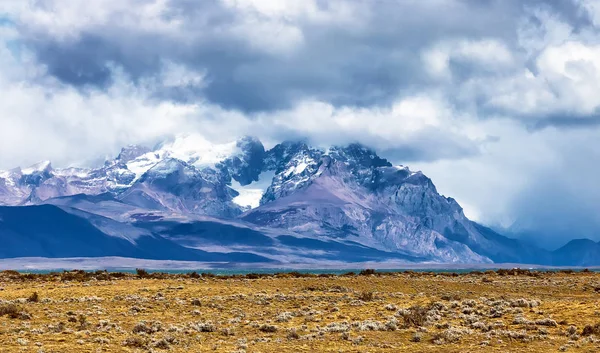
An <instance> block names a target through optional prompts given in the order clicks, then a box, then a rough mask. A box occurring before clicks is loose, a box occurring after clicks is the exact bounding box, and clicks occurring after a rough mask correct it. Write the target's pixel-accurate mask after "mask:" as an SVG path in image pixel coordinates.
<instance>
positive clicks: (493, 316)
mask: <svg viewBox="0 0 600 353" xmlns="http://www.w3.org/2000/svg"><path fill="white" fill-rule="evenodd" d="M503 274H504V273H503ZM96 277H98V278H100V280H98V279H96ZM96 277H94V276H88V277H86V276H81V277H78V276H77V275H73V274H55V275H48V276H22V275H18V274H15V273H13V272H3V273H0V314H2V310H3V308H5V310H9V311H10V312H11V313H13V314H10V313H8V314H6V315H2V316H0V352H45V353H50V352H56V353H59V352H60V353H70V352H77V353H83V352H209V351H210V352H556V351H568V352H599V351H600V326H598V327H596V328H594V325H596V324H599V323H600V301H599V299H600V294H599V293H598V292H597V290H600V275H599V274H595V273H539V274H535V273H529V272H522V273H518V274H516V275H512V274H509V275H499V274H498V273H496V272H486V273H485V274H477V273H474V274H467V275H459V276H452V275H441V274H417V273H398V274H386V275H380V274H375V275H365V276H333V277H316V276H314V277H308V278H295V277H294V276H284V275H281V276H277V277H276V276H248V277H250V278H256V277H259V278H256V279H248V278H208V277H201V276H193V277H199V278H191V277H190V276H183V275H181V276H164V278H162V279H156V278H148V277H147V276H145V278H139V277H137V276H135V275H128V276H125V277H123V278H120V279H115V278H113V277H111V276H108V275H106V274H103V275H101V276H96ZM66 279H69V280H66ZM34 293H37V296H35V295H33V294H34ZM8 306H12V307H11V308H9V309H6V308H8ZM15 306H16V308H17V309H16V310H17V312H16V313H15V308H14V307H15ZM588 325H589V327H588V328H587V329H585V328H586V326H588ZM584 329H585V330H584ZM584 334H585V335H584Z"/></svg>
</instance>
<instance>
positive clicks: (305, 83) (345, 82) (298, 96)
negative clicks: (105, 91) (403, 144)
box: [21, 0, 522, 112]
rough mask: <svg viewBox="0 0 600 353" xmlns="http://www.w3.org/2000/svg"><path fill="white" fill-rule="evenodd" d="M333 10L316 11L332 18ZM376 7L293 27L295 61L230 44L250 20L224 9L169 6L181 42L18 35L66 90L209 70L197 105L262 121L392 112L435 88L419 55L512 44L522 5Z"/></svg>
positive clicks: (127, 36) (115, 31) (126, 32)
mask: <svg viewBox="0 0 600 353" xmlns="http://www.w3.org/2000/svg"><path fill="white" fill-rule="evenodd" d="M328 3H329V2H318V4H320V6H321V7H323V9H325V10H326V8H327V6H328ZM349 4H352V2H349ZM357 4H362V5H365V3H364V2H362V1H360V2H357ZM376 4H377V6H368V7H367V9H368V10H369V15H368V16H367V17H366V22H365V23H363V24H360V26H359V27H358V28H359V29H356V28H353V24H352V23H342V24H336V23H329V22H318V21H315V20H311V19H309V18H304V17H299V18H298V19H297V20H293V21H290V22H291V25H293V26H295V27H296V28H297V29H298V30H299V31H301V33H302V38H303V41H302V43H301V44H299V45H298V47H297V48H292V49H291V50H292V51H293V52H292V53H291V54H285V53H284V54H273V53H270V52H268V51H261V50H259V49H257V48H255V47H253V46H252V45H249V44H248V43H247V42H245V41H244V40H243V39H241V38H239V37H235V36H232V35H231V34H230V33H229V32H228V29H229V28H231V27H232V26H236V25H238V24H240V23H243V21H244V18H243V16H244V14H243V13H240V12H236V11H234V10H232V9H231V8H227V7H225V6H224V5H223V4H222V3H220V2H218V1H203V2H200V3H198V2H190V1H171V2H169V11H167V12H166V13H164V14H163V17H164V18H165V19H175V20H177V21H181V22H182V25H181V31H182V32H181V33H179V34H180V35H182V36H183V37H181V38H174V37H173V35H172V34H171V33H161V32H148V31H147V30H144V29H140V30H138V31H136V30H135V29H132V28H131V27H127V28H124V27H123V26H122V22H121V21H119V17H115V19H114V21H111V22H108V23H106V24H103V25H98V26H95V27H93V28H86V29H85V32H83V33H81V34H80V35H79V36H77V37H76V38H75V39H71V40H64V39H60V40H59V39H56V38H53V37H52V36H50V35H45V33H40V32H38V31H35V30H33V29H30V28H28V26H27V24H26V23H22V24H21V27H22V32H23V33H29V35H28V36H26V37H25V41H26V42H27V44H28V45H29V47H30V48H32V49H33V50H34V51H35V53H36V54H37V56H38V59H39V60H41V61H42V62H43V63H44V64H46V65H47V66H48V69H49V72H50V73H51V74H53V75H54V76H55V77H57V78H58V79H60V80H61V81H63V82H65V83H68V84H71V85H74V86H85V85H96V86H100V87H103V86H105V85H106V84H107V82H109V81H110V75H111V71H110V70H109V69H108V67H109V66H110V65H118V66H120V67H122V68H123V69H124V70H125V72H126V73H127V74H128V75H130V76H131V78H132V79H133V80H134V81H139V80H140V79H143V78H146V77H153V76H155V75H157V74H158V71H159V70H160V64H161V62H163V61H165V60H169V61H173V62H177V63H181V64H183V65H185V66H187V67H189V68H192V69H196V70H204V71H206V74H207V80H208V85H207V86H206V87H204V88H203V90H202V92H197V93H198V96H199V95H200V93H202V94H203V95H204V96H205V97H206V99H208V100H209V101H210V102H213V103H215V104H219V105H221V106H223V107H226V108H236V109H240V110H242V111H246V112H255V111H268V110H274V109H281V108H286V107H290V106H292V105H293V104H294V103H296V102H298V101H299V100H302V99H306V98H315V99H318V100H322V101H326V102H330V103H332V104H334V105H336V106H341V105H352V106H374V105H385V104H388V103H390V102H391V101H392V100H393V99H395V98H396V97H398V95H399V94H401V93H402V92H404V91H407V90H412V89H415V88H419V87H422V86H424V85H426V84H428V78H427V76H426V74H425V73H424V71H423V67H422V62H421V59H420V51H421V50H422V49H424V48H426V47H427V46H429V45H431V44H433V43H435V41H437V40H440V39H441V38H453V37H467V38H480V37H498V38H505V39H514V37H515V31H514V28H515V27H516V20H517V16H516V14H517V13H518V12H519V11H520V8H521V6H522V5H521V4H520V2H517V1H484V2H482V1H475V2H474V1H449V2H441V1H440V2H438V1H432V2H412V1H388V0H385V1H377V2H376ZM359 15H360V14H359ZM282 23H283V25H286V24H287V21H286V20H282ZM28 31H29V32H28ZM261 35H263V36H265V37H269V36H271V35H274V36H276V35H277V33H262V34H261ZM257 40H259V41H260V40H261V38H258V39H257ZM264 40H265V41H268V40H269V38H264ZM157 89H160V88H157ZM159 96H161V97H164V94H159ZM168 96H169V97H171V98H173V99H178V98H182V97H178V95H176V94H172V93H169V94H168ZM184 96H185V95H184ZM183 98H184V97H183Z"/></svg>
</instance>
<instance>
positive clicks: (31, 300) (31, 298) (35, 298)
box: [27, 292, 40, 303]
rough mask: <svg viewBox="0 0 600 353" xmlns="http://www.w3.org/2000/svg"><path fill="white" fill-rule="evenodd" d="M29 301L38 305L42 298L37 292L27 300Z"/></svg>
mask: <svg viewBox="0 0 600 353" xmlns="http://www.w3.org/2000/svg"><path fill="white" fill-rule="evenodd" d="M27 301H28V302H30V303H37V302H39V301H40V296H39V295H38V294H37V292H33V294H32V295H30V296H29V298H27Z"/></svg>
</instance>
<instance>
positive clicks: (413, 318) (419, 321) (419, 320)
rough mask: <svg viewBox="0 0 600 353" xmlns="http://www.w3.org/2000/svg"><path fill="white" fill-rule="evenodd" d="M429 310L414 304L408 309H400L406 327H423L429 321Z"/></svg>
mask: <svg viewBox="0 0 600 353" xmlns="http://www.w3.org/2000/svg"><path fill="white" fill-rule="evenodd" d="M427 311H428V310H427V309H426V308H425V307H422V306H420V305H414V306H412V307H410V308H409V309H408V310H402V311H400V312H399V314H400V316H401V317H402V319H403V320H404V326H405V327H411V326H413V327H421V326H423V325H425V323H426V322H427Z"/></svg>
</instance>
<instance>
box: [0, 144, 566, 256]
mask: <svg viewBox="0 0 600 353" xmlns="http://www.w3.org/2000/svg"><path fill="white" fill-rule="evenodd" d="M40 204H46V205H48V206H49V207H50V206H51V207H57V208H59V209H61V210H62V211H65V212H66V213H68V214H70V215H72V217H80V218H83V219H85V220H86V222H90V224H92V225H93V226H94V227H96V229H97V230H98V231H99V232H102V233H103V234H105V235H107V236H115V235H116V236H118V237H123V236H125V237H126V236H127V234H145V235H146V236H149V237H150V238H144V239H155V238H156V237H158V238H156V239H159V240H160V241H163V240H164V241H167V242H172V243H174V244H175V245H176V246H180V247H184V248H187V249H195V250H198V251H204V252H211V251H212V252H215V251H217V252H219V253H234V252H235V253H238V254H239V253H248V254H253V255H255V256H260V257H261V258H264V259H270V260H273V261H281V262H286V261H287V262H289V261H294V262H314V261H388V260H400V261H433V262H448V263H491V262H521V263H542V264H551V263H552V261H553V254H552V253H549V252H547V251H544V250H541V249H538V248H536V247H533V246H529V245H526V244H524V243H521V242H519V241H517V240H514V239H509V238H506V237H503V236H501V235H499V234H497V233H495V232H494V231H492V230H490V229H488V228H485V227H483V226H481V225H479V224H476V223H474V222H471V221H470V220H469V219H467V217H466V216H465V215H464V213H463V211H462V208H461V207H460V205H459V204H458V203H457V202H456V201H455V200H454V199H452V198H449V197H445V196H442V195H440V194H439V193H438V192H437V190H436V188H435V185H434V184H433V182H432V181H431V180H430V179H429V178H428V177H427V176H425V175H424V174H423V173H421V172H415V171H411V170H410V169H409V168H408V167H405V166H394V165H392V163H390V162H389V161H388V160H386V159H384V158H381V157H379V156H378V155H377V154H376V153H375V151H373V150H371V149H369V148H367V147H365V146H362V145H360V144H350V145H347V146H331V147H329V148H318V147H314V146H310V145H309V144H308V143H306V142H304V141H292V142H283V143H280V144H277V145H275V146H274V147H273V148H271V149H268V150H266V149H265V147H264V146H263V144H262V143H261V142H260V141H259V140H258V139H256V138H251V137H244V138H241V139H239V140H237V141H233V142H230V143H225V144H212V143H210V142H208V141H207V140H206V139H204V138H202V137H201V136H198V135H182V136H177V137H176V138H174V139H172V140H168V141H165V142H163V143H161V144H159V145H158V146H156V147H155V148H152V149H151V148H147V147H142V146H127V147H125V148H123V149H122V150H121V152H120V153H119V154H118V156H117V157H116V158H114V159H112V160H107V161H106V162H105V163H104V165H102V166H99V167H96V168H66V169H54V168H52V166H51V164H50V163H49V162H44V163H39V164H37V165H34V166H31V167H29V168H24V169H20V168H16V169H13V170H10V171H6V172H0V205H6V206H17V205H20V206H31V207H34V206H35V205H40ZM25 209H27V208H25ZM44 210H47V211H48V209H44ZM50 211H52V212H55V211H53V210H51V209H50ZM50 211H48V212H50ZM23 212H26V211H23ZM5 213H6V214H8V215H10V214H11V213H10V212H8V211H5ZM46 221H48V220H47V219H46ZM3 222H4V223H3ZM9 223H10V222H9ZM17 223H18V222H17ZM17 223H15V222H12V223H10V224H11V225H12V226H11V227H13V228H10V229H9V228H7V224H8V223H7V222H6V221H5V220H3V219H0V232H2V231H3V229H4V232H9V231H10V232H13V233H18V234H23V233H24V232H25V231H23V230H19V231H18V232H17V231H16V230H15V229H14V227H16V224H17ZM2 227H4V228H2ZM11 229H12V230H11ZM82 229H83V228H82ZM140 232H141V233H140ZM25 233H26V232H25ZM11 234H12V233H11ZM48 236H51V237H52V236H56V237H59V238H60V237H61V235H60V234H49V235H48ZM132 237H133V235H132ZM36 239H38V241H41V240H40V239H43V237H36ZM102 239H103V238H102ZM571 248H575V247H571ZM132 253H135V252H134V251H132ZM36 255H38V256H39V254H37V253H36ZM50 255H52V254H50ZM153 256H155V255H153ZM572 258H575V257H573V256H570V255H565V254H564V251H563V253H561V255H560V259H561V262H564V261H565V260H564V259H572Z"/></svg>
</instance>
